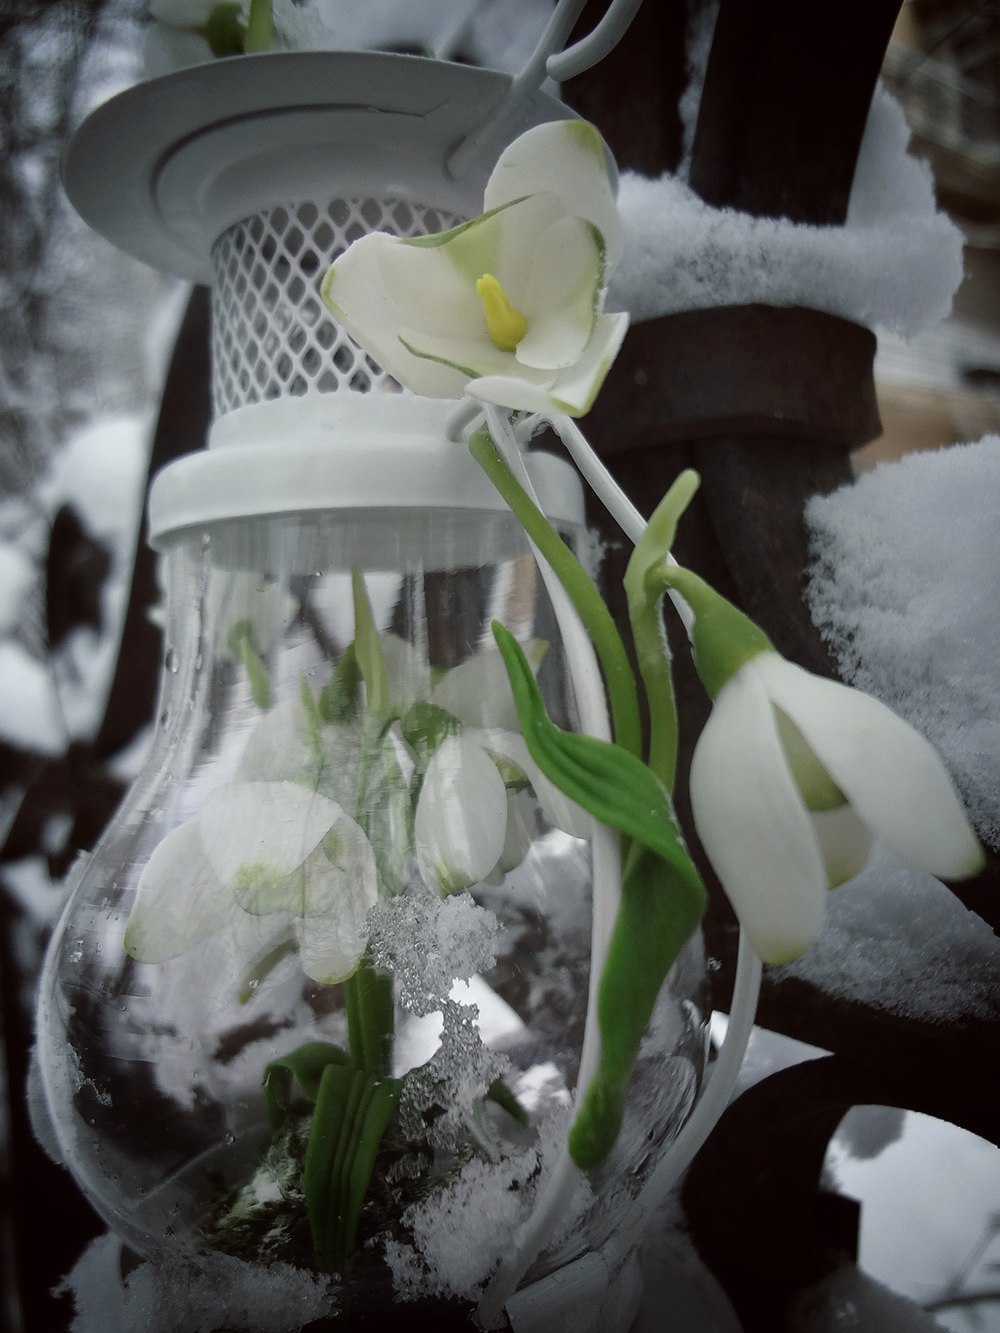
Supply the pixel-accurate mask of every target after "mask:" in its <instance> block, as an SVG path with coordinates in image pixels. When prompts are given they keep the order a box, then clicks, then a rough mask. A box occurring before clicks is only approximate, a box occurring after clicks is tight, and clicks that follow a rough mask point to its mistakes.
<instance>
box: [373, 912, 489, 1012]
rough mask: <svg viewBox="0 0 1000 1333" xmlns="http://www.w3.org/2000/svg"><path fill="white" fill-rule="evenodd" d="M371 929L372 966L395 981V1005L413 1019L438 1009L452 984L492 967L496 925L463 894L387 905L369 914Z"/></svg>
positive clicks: (486, 913) (487, 913)
mask: <svg viewBox="0 0 1000 1333" xmlns="http://www.w3.org/2000/svg"><path fill="white" fill-rule="evenodd" d="M369 928H370V933H369V937H368V948H369V951H370V952H371V956H372V958H373V960H374V961H375V963H376V965H377V966H379V967H383V968H386V969H387V970H388V971H390V972H392V974H393V976H394V977H395V980H396V998H397V1002H398V1003H399V1004H401V1005H402V1006H403V1008H405V1009H408V1010H410V1012H411V1013H414V1014H417V1015H425V1014H430V1013H431V1012H433V1011H434V1010H437V1009H439V1008H440V1007H441V1001H442V999H443V998H444V997H446V996H447V995H448V993H449V991H450V990H451V988H452V983H453V982H454V981H455V979H456V978H462V979H463V980H465V979H468V978H469V977H472V976H474V975H475V974H477V973H479V972H482V971H486V970H488V969H489V968H491V967H492V966H493V964H494V963H495V962H496V945H497V940H498V937H499V931H500V928H499V924H498V922H497V919H496V917H495V916H494V915H493V913H492V912H490V911H488V910H487V909H486V908H484V907H479V906H478V905H477V904H476V903H475V902H474V901H473V899H472V898H471V897H470V895H468V894H465V893H456V894H452V895H450V896H449V897H447V898H439V897H438V896H437V895H436V894H431V893H427V894H419V895H418V894H408V895H406V896H403V897H398V898H392V899H389V900H388V901H386V902H383V903H381V904H379V906H378V907H376V908H375V909H374V911H373V912H372V913H371V916H370V919H369Z"/></svg>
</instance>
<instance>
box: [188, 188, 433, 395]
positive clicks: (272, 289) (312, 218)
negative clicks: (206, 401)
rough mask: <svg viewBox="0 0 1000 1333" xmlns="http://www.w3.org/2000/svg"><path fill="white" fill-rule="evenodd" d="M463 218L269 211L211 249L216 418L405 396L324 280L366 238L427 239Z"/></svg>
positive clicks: (362, 206) (392, 208)
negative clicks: (320, 401)
mask: <svg viewBox="0 0 1000 1333" xmlns="http://www.w3.org/2000/svg"><path fill="white" fill-rule="evenodd" d="M458 220H459V219H458V218H456V217H454V216H452V215H451V214H449V213H445V212H443V211H442V210H441V209H436V208H429V207H424V206H422V205H419V204H410V203H406V202H404V201H402V200H399V199H381V200H380V199H333V200H331V201H330V202H329V203H328V204H326V205H317V204H314V203H310V202H306V203H299V204H291V205H289V206H287V207H281V208H269V209H265V210H264V211H263V212H261V213H258V214H256V215H255V216H254V217H250V218H246V219H245V220H244V221H243V222H238V223H237V224H236V225H235V226H234V227H230V229H229V230H228V231H227V232H224V233H223V235H222V236H221V237H220V238H219V240H218V241H217V242H216V244H215V246H214V248H213V251H212V261H213V267H214V274H215V281H214V284H213V289H212V366H213V397H214V406H215V413H216V415H217V416H221V415H222V414H223V413H225V412H231V411H233V409H234V408H237V407H245V406H246V405H247V404H248V403H258V402H261V401H263V400H265V399H272V398H283V397H288V396H292V397H301V396H302V395H303V394H307V393H332V392H334V391H337V390H345V389H346V390H349V391H351V392H354V393H369V392H370V391H371V390H373V389H381V390H398V389H399V385H398V384H397V383H396V381H395V380H394V379H392V377H391V376H389V375H387V374H386V373H385V372H384V371H383V370H381V369H380V368H379V366H377V365H376V364H375V362H374V361H372V359H371V358H370V357H369V356H368V355H367V354H366V353H365V352H363V351H362V350H361V348H360V347H359V346H358V345H357V343H356V342H354V341H353V339H351V338H350V337H348V335H347V334H346V333H345V332H344V331H343V329H341V327H340V326H339V324H338V323H337V321H336V320H335V319H334V318H333V317H332V316H331V315H330V313H329V311H328V310H327V309H326V307H325V306H324V305H323V302H322V301H321V300H320V295H319V286H320V283H321V282H322V280H323V277H324V275H325V273H326V271H327V269H328V268H329V266H330V264H331V263H332V262H333V261H334V260H335V259H336V258H337V256H338V255H340V254H342V253H343V251H344V250H345V249H346V248H347V246H348V245H350V243H351V242H352V241H354V240H356V239H357V238H358V237H359V236H363V235H365V233H366V232H370V231H387V232H391V233H392V234H393V235H394V236H423V235H426V234H427V233H428V232H435V231H442V230H444V229H445V228H446V227H451V226H453V225H454V224H455V222H457V221H458Z"/></svg>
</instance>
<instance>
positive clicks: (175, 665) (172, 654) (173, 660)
mask: <svg viewBox="0 0 1000 1333" xmlns="http://www.w3.org/2000/svg"><path fill="white" fill-rule="evenodd" d="M163 665H164V666H165V667H166V668H167V670H168V671H170V672H171V673H174V674H176V672H178V671H179V670H180V665H181V660H180V658H179V657H178V655H177V649H176V648H174V647H173V645H171V646H170V647H169V648H168V649H167V651H166V652H165V653H164V655H163Z"/></svg>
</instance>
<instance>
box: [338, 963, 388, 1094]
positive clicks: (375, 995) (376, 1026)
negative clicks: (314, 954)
mask: <svg viewBox="0 0 1000 1333" xmlns="http://www.w3.org/2000/svg"><path fill="white" fill-rule="evenodd" d="M344 999H345V1004H346V1008H347V1036H348V1041H349V1043H350V1048H351V1055H352V1056H353V1058H354V1061H355V1063H356V1064H357V1065H358V1067H359V1068H361V1069H368V1070H370V1071H371V1072H372V1073H373V1074H388V1072H389V1069H390V1066H391V1064H392V1040H393V998H392V977H391V976H390V975H389V974H388V973H387V972H380V971H379V970H378V969H377V968H376V967H375V965H374V963H373V962H372V961H371V959H370V958H369V957H368V955H367V954H365V955H363V956H362V958H361V961H360V962H359V963H358V966H357V970H356V971H355V973H354V975H353V976H352V977H348V979H347V980H346V981H345V982H344Z"/></svg>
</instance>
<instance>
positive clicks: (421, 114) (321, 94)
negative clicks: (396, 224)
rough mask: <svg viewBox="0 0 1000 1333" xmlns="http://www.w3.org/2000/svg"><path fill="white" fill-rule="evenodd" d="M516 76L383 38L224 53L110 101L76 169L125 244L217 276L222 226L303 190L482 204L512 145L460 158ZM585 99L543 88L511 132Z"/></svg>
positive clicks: (91, 124)
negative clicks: (415, 51)
mask: <svg viewBox="0 0 1000 1333" xmlns="http://www.w3.org/2000/svg"><path fill="white" fill-rule="evenodd" d="M510 86H511V78H510V75H508V74H503V73H500V72H499V71H496V70H489V69H480V68H475V67H472V66H468V65H456V64H450V63H447V62H444V61H439V60H428V59H425V58H423V57H420V56H403V55H395V54H386V53H382V52H358V51H284V52H268V53H267V54H263V55H252V56H236V57H232V58H230V59H226V60H217V61H214V62H213V63H211V64H205V65H197V66H194V67H192V68H190V69H185V70H180V71H178V72H176V73H174V74H168V75H165V76H164V77H162V78H159V79H151V80H149V81H148V82H146V83H142V84H139V85H137V86H136V87H134V88H130V89H128V90H127V91H125V92H123V93H120V94H119V95H118V96H117V97H114V98H112V99H110V101H108V102H106V103H104V105H103V106H100V107H98V109H97V110H96V111H95V112H93V114H92V115H90V116H89V117H88V119H87V120H86V121H84V123H83V124H82V125H81V127H80V129H79V130H78V131H77V133H76V135H75V136H74V138H73V141H72V143H71V145H70V149H69V153H68V155H67V158H66V161H65V164H64V170H63V179H64V184H65V188H66V192H67V194H68V195H69V198H70V200H71V202H72V203H73V205H74V206H75V208H76V209H77V211H78V212H79V213H80V214H81V216H82V217H83V218H84V219H85V221H87V222H88V223H89V224H90V225H91V226H92V227H93V228H94V229H95V230H96V231H98V232H100V233H101V234H102V235H103V236H105V237H107V239H108V240H110V241H112V242H113V243H114V244H115V245H117V246H118V247H119V248H120V249H122V250H124V251H126V252H127V253H128V254H131V255H134V256H135V257H136V258H138V259H142V260H144V261H145V262H146V263H148V264H151V265H152V266H153V267H154V268H157V269H162V270H163V271H165V272H170V273H176V274H178V275H180V276H181V277H186V278H190V279H192V280H193V281H195V282H206V283H207V282H210V281H211V266H210V260H209V255H210V251H211V247H212V245H213V244H214V242H215V241H216V239H217V238H218V237H219V236H220V235H221V233H222V232H223V231H225V230H226V228H228V227H230V226H232V225H233V224H235V223H236V222H239V221H240V220H241V219H243V218H245V217H248V216H249V215H251V214H254V213H257V212H259V211H260V210H261V209H264V208H269V207H274V206H277V205H280V204H287V203H288V202H289V201H290V200H298V199H312V198H323V197H329V196H331V195H333V194H340V195H358V196H362V197H363V196H365V195H368V194H372V195H375V196H376V197H378V198H382V197H386V196H393V197H396V198H399V199H412V200H415V201H417V202H419V203H421V204H425V205H433V206H435V207H438V208H441V209H446V210H449V211H451V212H452V213H455V214H456V215H459V216H466V217H467V216H470V215H472V214H475V213H478V212H479V211H480V210H481V208H482V197H483V188H484V186H485V182H486V178H487V176H488V175H489V172H490V170H491V169H492V167H493V163H494V159H495V157H496V152H497V150H498V145H496V144H490V145H489V146H488V149H487V150H484V152H483V154H482V155H481V156H480V158H479V159H478V160H476V161H475V162H474V163H473V165H472V167H471V169H469V170H468V171H466V172H463V174H462V176H461V178H459V179H456V177H455V176H454V175H452V174H451V172H450V171H449V169H448V160H449V157H450V156H451V153H452V151H453V150H454V148H455V145H456V144H458V143H459V142H460V141H462V140H463V138H465V137H466V136H467V135H468V132H469V130H470V127H473V126H476V125H479V124H480V123H483V122H488V120H489V117H490V114H491V112H492V110H493V109H494V108H496V107H500V106H501V105H502V104H503V103H504V99H505V97H506V96H507V94H508V92H509V90H510ZM574 114H575V113H574V112H572V111H570V110H569V109H568V108H567V107H566V106H564V105H563V103H561V102H560V101H558V100H557V99H556V98H554V97H552V96H550V95H549V94H547V93H543V92H541V91H535V92H533V93H532V94H531V96H530V97H528V98H527V99H526V100H525V101H524V103H523V105H520V104H519V106H518V108H517V113H516V117H515V118H514V119H513V120H511V121H510V123H509V124H505V126H504V132H505V134H506V137H507V138H508V139H512V138H514V137H516V135H517V134H520V133H521V132H522V131H524V130H526V129H529V128H530V127H531V126H532V125H537V124H541V123H543V122H545V121H549V120H561V119H565V118H566V117H567V116H573V115H574Z"/></svg>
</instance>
